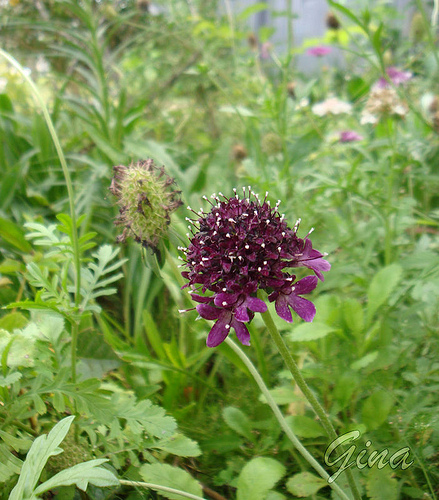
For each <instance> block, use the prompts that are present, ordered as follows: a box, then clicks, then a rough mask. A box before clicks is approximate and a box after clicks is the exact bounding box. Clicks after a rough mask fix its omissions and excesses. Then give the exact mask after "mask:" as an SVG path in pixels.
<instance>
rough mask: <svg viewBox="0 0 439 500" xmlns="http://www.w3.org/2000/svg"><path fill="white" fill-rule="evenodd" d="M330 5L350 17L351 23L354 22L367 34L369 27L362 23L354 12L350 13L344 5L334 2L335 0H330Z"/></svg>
mask: <svg viewBox="0 0 439 500" xmlns="http://www.w3.org/2000/svg"><path fill="white" fill-rule="evenodd" d="M328 3H329V5H330V6H331V7H333V8H334V9H336V10H338V11H339V12H341V13H342V14H344V15H345V16H346V17H348V18H349V19H350V20H351V21H353V22H354V23H355V24H356V25H357V26H360V28H362V29H363V30H364V31H365V32H366V33H367V27H366V26H365V25H364V24H363V23H362V22H361V21H360V19H359V18H358V17H357V16H356V15H355V14H354V13H353V12H352V11H350V10H349V9H348V8H346V7H344V6H343V5H340V4H339V3H337V2H334V1H333V0H328Z"/></svg>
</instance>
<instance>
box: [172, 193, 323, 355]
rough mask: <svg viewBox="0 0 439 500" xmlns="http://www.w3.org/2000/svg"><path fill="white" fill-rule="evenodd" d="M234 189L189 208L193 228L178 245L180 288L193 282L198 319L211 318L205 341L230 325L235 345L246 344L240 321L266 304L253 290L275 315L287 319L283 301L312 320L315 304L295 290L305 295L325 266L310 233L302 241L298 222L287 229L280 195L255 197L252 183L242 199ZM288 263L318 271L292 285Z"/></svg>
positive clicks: (213, 341)
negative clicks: (271, 303)
mask: <svg viewBox="0 0 439 500" xmlns="http://www.w3.org/2000/svg"><path fill="white" fill-rule="evenodd" d="M234 191H235V196H234V197H232V198H226V197H225V196H224V195H222V194H220V196H221V199H220V198H219V197H218V196H216V195H213V196H212V198H213V200H214V203H212V202H210V203H211V205H212V208H211V210H210V212H209V213H205V212H203V211H202V210H200V212H198V213H197V212H194V213H195V214H196V215H197V219H196V220H191V219H187V220H189V221H190V222H191V223H192V225H193V228H194V229H193V234H192V238H191V242H190V244H189V246H188V248H181V250H183V251H184V252H185V254H186V259H183V260H185V262H186V264H185V265H186V267H187V270H186V271H184V272H183V273H182V275H183V277H184V278H186V279H187V280H188V283H187V284H186V285H185V286H184V287H183V288H185V287H187V286H190V287H191V290H192V291H191V297H192V299H193V300H195V301H196V302H199V304H198V305H197V307H196V310H197V311H198V313H199V315H200V316H201V317H202V318H205V319H208V320H216V322H215V324H214V326H213V327H212V329H211V331H210V333H209V335H208V338H207V345H208V346H209V347H215V346H217V345H219V344H220V343H221V342H223V340H224V339H225V338H226V337H227V335H228V334H229V332H230V330H231V329H234V330H235V332H236V335H237V337H238V339H239V340H240V341H241V343H243V344H244V345H249V342H250V336H249V333H248V330H247V327H246V326H245V323H248V322H250V321H251V320H252V319H253V317H254V314H255V313H256V312H260V313H263V312H265V311H266V310H267V306H266V304H265V302H264V301H263V300H261V299H260V298H258V297H256V292H257V291H258V290H265V291H266V292H267V293H269V294H271V295H270V297H271V299H270V300H276V311H277V313H278V314H279V316H280V317H282V318H284V319H286V321H292V317H291V313H290V312H289V310H288V312H289V315H288V314H287V313H286V312H285V308H286V306H285V303H288V304H289V305H290V306H291V307H292V308H293V310H295V311H296V312H297V314H298V315H299V316H300V317H301V318H303V319H304V320H305V321H312V319H313V318H314V314H315V308H314V306H313V305H312V303H311V302H310V301H308V300H306V299H303V298H302V297H299V295H301V294H306V293H310V292H311V291H312V290H313V289H314V288H315V287H316V285H317V282H318V278H320V279H321V280H323V274H322V271H329V269H330V268H331V266H330V264H329V262H327V261H326V260H324V259H323V257H324V255H323V254H321V253H320V252H318V251H317V250H315V249H313V248H312V243H311V240H310V239H309V238H308V237H307V236H309V235H307V236H306V237H305V238H304V239H302V238H299V237H298V236H297V230H298V226H299V222H300V221H298V222H297V223H296V225H295V226H294V228H293V229H291V228H289V227H288V225H287V223H286V222H285V220H284V215H283V214H282V215H281V214H280V213H279V212H278V208H279V204H280V201H278V202H277V204H276V206H275V207H274V208H272V207H271V206H270V202H269V201H268V200H267V195H268V193H267V194H266V196H265V199H264V200H263V201H260V199H259V197H258V195H256V194H254V193H253V192H252V191H251V188H250V187H249V188H248V192H247V193H246V190H245V188H244V198H243V199H240V197H239V196H238V195H237V194H236V190H234ZM252 196H253V199H252V198H251V197H252ZM204 199H206V200H207V198H206V197H204ZM190 210H191V209H190ZM289 267H307V268H308V269H311V270H313V271H314V272H315V274H316V275H317V277H316V276H308V277H307V278H304V279H302V280H300V281H298V282H296V283H294V280H295V276H291V275H290V274H289V273H287V272H285V268H289ZM200 293H201V294H202V295H201V294H200ZM278 304H279V305H278Z"/></svg>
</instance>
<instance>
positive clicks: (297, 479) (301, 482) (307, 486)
mask: <svg viewBox="0 0 439 500" xmlns="http://www.w3.org/2000/svg"><path fill="white" fill-rule="evenodd" d="M324 486H328V483H327V482H326V481H325V480H324V479H322V478H321V477H317V476H314V474H311V473H310V472H301V473H300V474H295V475H294V476H292V477H290V479H288V481H287V490H288V491H289V492H290V493H292V494H293V495H296V497H309V496H310V495H314V493H317V491H319V490H320V488H323V487H324Z"/></svg>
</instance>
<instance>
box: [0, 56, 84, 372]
mask: <svg viewBox="0 0 439 500" xmlns="http://www.w3.org/2000/svg"><path fill="white" fill-rule="evenodd" d="M0 55H2V56H3V57H4V58H5V59H6V60H7V61H8V62H9V63H10V64H12V66H14V68H15V69H16V70H17V71H18V72H19V73H20V74H21V76H22V77H23V79H24V80H25V81H26V83H27V84H28V85H29V87H30V89H31V90H32V94H33V97H34V99H35V101H36V103H37V104H38V106H39V107H40V109H41V111H42V113H43V116H44V119H45V121H46V125H47V128H48V129H49V132H50V135H51V137H52V140H53V143H54V145H55V149H56V152H57V154H58V158H59V161H60V163H61V168H62V172H63V174H64V179H65V183H66V188H67V194H68V198H69V208H70V217H71V219H72V245H73V263H74V266H75V271H76V286H75V305H76V307H78V306H79V302H80V300H81V256H80V250H79V238H78V227H77V219H76V213H75V199H74V195H73V184H72V179H71V177H70V172H69V169H68V167H67V162H66V159H65V157H64V152H63V150H62V147H61V143H60V141H59V139H58V134H57V133H56V130H55V127H54V126H53V123H52V119H51V118H50V114H49V111H48V109H47V106H46V104H45V103H44V101H43V98H42V97H41V94H40V92H39V91H38V88H37V86H36V85H35V83H34V82H33V81H32V80H31V78H29V76H28V75H27V74H26V72H25V71H24V69H23V67H22V66H21V64H20V63H19V62H18V61H17V60H16V59H14V58H13V57H12V56H11V55H10V54H8V53H7V52H5V51H4V50H2V49H0ZM77 336H78V328H77V327H76V328H75V327H73V328H72V380H73V382H75V381H76V344H77V340H78V339H77ZM73 350H75V352H73Z"/></svg>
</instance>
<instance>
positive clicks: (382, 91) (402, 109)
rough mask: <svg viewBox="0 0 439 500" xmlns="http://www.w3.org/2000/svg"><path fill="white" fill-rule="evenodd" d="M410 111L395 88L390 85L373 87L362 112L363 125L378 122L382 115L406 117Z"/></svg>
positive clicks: (361, 121)
mask: <svg viewBox="0 0 439 500" xmlns="http://www.w3.org/2000/svg"><path fill="white" fill-rule="evenodd" d="M407 112H408V108H407V106H406V105H405V104H404V103H403V102H402V101H401V99H400V98H399V96H398V94H397V92H396V90H395V89H393V88H390V87H382V88H380V87H376V88H373V89H372V90H371V92H370V94H369V98H368V99H367V102H366V106H365V107H364V110H363V112H362V113H361V120H360V123H361V124H362V125H364V124H367V123H371V124H376V123H378V121H379V119H380V117H382V116H396V117H399V118H404V117H405V115H406V114H407Z"/></svg>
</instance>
